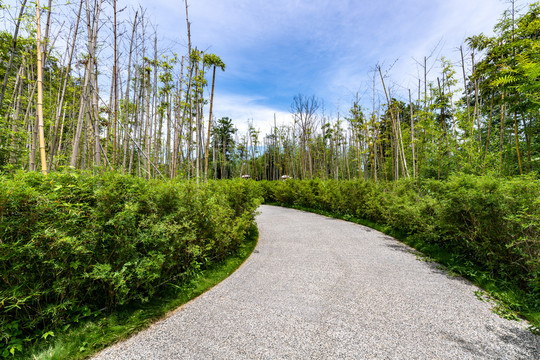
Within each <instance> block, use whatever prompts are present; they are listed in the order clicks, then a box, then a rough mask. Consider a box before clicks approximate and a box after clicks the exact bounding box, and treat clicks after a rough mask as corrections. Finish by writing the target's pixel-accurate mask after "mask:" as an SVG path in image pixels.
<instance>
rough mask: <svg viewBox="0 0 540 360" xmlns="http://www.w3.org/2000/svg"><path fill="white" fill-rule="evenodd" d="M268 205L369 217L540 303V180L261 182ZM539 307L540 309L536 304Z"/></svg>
mask: <svg viewBox="0 0 540 360" xmlns="http://www.w3.org/2000/svg"><path fill="white" fill-rule="evenodd" d="M261 187H262V189H263V192H264V197H265V200H266V201H269V202H277V203H281V204H285V205H288V206H291V205H292V206H300V207H306V208H311V209H316V210H324V211H329V212H332V213H336V214H340V215H345V216H347V215H348V216H354V217H358V218H363V219H367V220H370V221H373V222H376V223H379V224H384V225H388V226H391V227H392V228H394V229H397V230H399V231H401V232H403V233H406V234H408V235H410V236H412V237H413V238H414V237H416V238H421V239H422V241H424V242H427V243H436V244H438V245H440V246H442V247H445V248H447V249H449V250H450V251H451V252H452V253H455V254H459V255H460V256H463V257H464V258H466V259H467V260H468V261H472V262H474V263H475V264H476V265H478V266H480V267H482V268H484V269H486V270H488V271H490V272H491V273H492V274H493V275H494V276H496V277H498V278H502V279H508V280H510V281H511V282H513V283H516V284H518V285H519V286H520V287H521V288H522V289H524V290H525V291H527V292H528V293H529V294H532V295H533V296H535V297H536V299H538V301H540V181H538V180H535V178H534V177H533V176H527V177H518V178H512V179H501V178H495V177H490V176H484V177H479V176H472V175H462V174H458V175H454V176H451V177H450V178H449V179H448V180H447V181H436V180H426V181H424V182H422V184H421V185H420V186H419V184H418V181H413V180H407V179H403V180H400V181H395V182H390V183H375V182H365V181H361V180H353V181H334V180H328V181H321V180H311V181H307V180H306V181H297V180H293V181H282V182H263V183H262V184H261ZM538 305H540V304H538Z"/></svg>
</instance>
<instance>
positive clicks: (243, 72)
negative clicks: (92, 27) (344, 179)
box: [5, 0, 530, 134]
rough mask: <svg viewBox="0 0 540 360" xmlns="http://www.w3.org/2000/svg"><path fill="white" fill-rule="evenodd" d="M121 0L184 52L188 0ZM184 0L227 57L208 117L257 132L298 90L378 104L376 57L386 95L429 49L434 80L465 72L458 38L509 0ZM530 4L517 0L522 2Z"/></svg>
mask: <svg viewBox="0 0 540 360" xmlns="http://www.w3.org/2000/svg"><path fill="white" fill-rule="evenodd" d="M117 1H118V3H117V4H118V5H117V7H118V8H119V9H122V8H124V7H129V8H132V9H133V8H135V7H136V4H137V3H140V5H141V6H142V7H143V8H145V9H146V14H145V16H146V18H147V19H149V20H150V22H151V23H152V24H153V25H152V26H153V27H155V28H156V29H157V33H158V38H159V42H160V47H164V48H167V49H169V51H170V52H176V53H178V54H179V55H180V56H181V55H184V54H186V52H187V32H186V19H185V5H184V0H139V1H128V0H117ZM187 1H188V5H189V7H188V10H189V21H190V23H191V41H192V44H193V46H196V47H197V48H198V49H200V50H203V51H205V52H210V53H213V54H216V55H218V56H219V57H220V58H221V59H222V60H223V61H224V63H225V65H226V69H225V72H221V71H218V72H217V74H216V84H215V97H214V116H215V117H216V118H221V117H224V116H228V117H230V118H232V119H233V121H234V123H235V125H236V126H237V127H238V128H239V130H240V132H245V131H246V130H247V124H248V120H249V121H251V122H252V123H253V125H254V126H255V128H256V129H260V130H261V132H262V133H263V134H264V133H269V132H270V128H271V126H272V125H273V123H274V115H275V117H276V121H277V124H278V125H279V124H285V123H290V121H291V118H292V116H291V112H290V110H291V103H292V101H293V97H294V96H295V95H298V94H302V95H305V96H312V95H314V96H316V97H317V98H319V99H320V102H321V103H322V104H324V114H325V115H326V116H330V117H333V118H335V117H336V116H337V114H338V112H339V114H340V116H342V117H343V116H344V115H346V113H347V112H348V110H349V109H350V107H351V105H352V102H353V101H354V99H355V97H356V95H357V94H358V97H359V99H360V104H361V105H362V106H363V108H364V109H365V110H366V111H367V112H369V111H371V110H372V106H373V98H375V104H376V105H375V106H376V107H377V106H378V104H380V103H383V104H384V103H385V102H386V100H385V99H384V93H383V92H382V86H381V83H380V79H379V78H378V76H377V77H376V78H375V92H374V91H373V84H374V81H373V79H374V70H375V69H376V67H377V66H379V65H380V66H381V68H382V69H383V73H384V74H385V75H386V80H385V81H386V82H387V86H388V87H389V88H390V89H391V92H392V96H394V97H397V98H399V99H401V100H404V101H407V100H408V98H407V97H408V89H409V88H410V89H412V93H413V94H417V91H418V90H417V87H418V78H419V77H423V76H421V75H420V74H421V72H422V71H423V70H421V68H420V67H419V66H418V62H423V59H424V57H425V56H427V57H429V56H431V57H430V58H429V61H428V68H429V69H430V73H429V77H431V78H432V79H436V77H437V76H440V75H439V69H438V68H437V61H438V60H439V59H440V57H441V56H444V57H446V58H449V59H451V60H452V61H453V62H454V63H455V65H456V71H457V75H458V76H457V77H458V79H461V78H462V75H461V69H460V67H461V63H460V54H459V50H458V48H459V46H460V45H462V44H463V43H464V42H465V40H466V38H467V37H468V36H471V35H477V34H479V33H482V32H483V33H484V34H486V35H491V34H492V33H493V26H494V25H495V24H496V23H497V22H498V19H499V18H500V17H501V16H502V14H503V12H504V10H506V9H509V8H510V7H511V4H510V3H509V1H508V0H408V1H406V0H371V1H368V0H187ZM5 2H7V3H11V2H14V0H8V1H5ZM41 2H42V3H45V2H46V1H45V0H42V1H41ZM106 2H107V3H108V4H107V5H106V6H108V7H111V5H110V1H106ZM528 3H530V1H527V0H516V6H517V7H518V8H520V7H525V6H526V5H527V4H528ZM107 11H108V13H111V11H110V9H109V10H107ZM127 13H129V11H127V12H125V13H124V14H126V16H127ZM126 36H127V35H126ZM465 56H466V59H467V61H466V63H467V71H470V67H471V64H470V55H469V54H468V52H467V51H466V54H465ZM374 93H375V96H373V94H374ZM413 96H414V95H413ZM206 111H208V110H206ZM321 113H322V111H321ZM321 115H322V114H321Z"/></svg>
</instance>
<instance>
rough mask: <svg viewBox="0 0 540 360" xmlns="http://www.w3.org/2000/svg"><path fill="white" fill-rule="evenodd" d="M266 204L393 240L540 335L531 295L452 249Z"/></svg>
mask: <svg viewBox="0 0 540 360" xmlns="http://www.w3.org/2000/svg"><path fill="white" fill-rule="evenodd" d="M266 204H268V205H276V206H283V207H289V208H293V209H298V210H303V211H308V212H312V213H316V214H320V215H324V216H328V217H333V218H336V219H341V220H346V221H350V222H354V223H356V224H360V225H364V226H367V227H370V228H372V229H375V230H378V231H380V232H382V233H384V234H387V235H389V236H392V237H394V238H396V239H398V240H399V241H401V242H403V243H404V244H407V245H409V246H410V247H412V248H414V249H416V250H418V251H419V252H421V253H422V255H421V256H417V258H418V259H419V260H422V261H429V262H431V261H435V262H437V263H439V264H441V265H443V267H444V270H446V271H447V273H448V274H449V275H454V276H462V277H464V278H466V279H468V280H469V281H471V282H472V283H473V284H475V285H476V286H478V287H480V288H481V289H483V292H482V294H480V293H478V294H477V296H478V297H479V298H481V299H482V300H483V301H490V302H491V303H492V310H493V312H495V313H496V314H498V315H499V316H501V317H503V318H505V319H509V320H520V319H521V318H524V319H526V320H528V321H529V323H530V324H531V325H530V327H529V330H531V332H533V333H536V334H539V335H540V307H539V305H540V304H538V299H535V298H534V297H533V296H532V294H527V293H525V292H524V291H523V290H521V289H520V288H519V287H518V286H517V285H515V284H513V283H511V282H509V281H507V280H504V279H499V278H495V277H494V276H493V275H492V274H491V272H489V271H486V270H484V269H482V268H481V267H480V266H479V265H478V264H475V263H473V262H471V261H468V260H467V259H465V258H464V257H463V256H460V255H458V254H455V253H452V252H451V250H450V249H447V248H444V247H442V246H439V245H437V244H433V243H429V242H426V241H423V239H421V238H418V237H414V236H409V235H408V234H406V233H404V232H401V231H399V230H397V229H394V228H392V227H390V226H387V225H381V224H377V223H374V222H372V221H369V220H365V219H359V218H356V217H354V216H351V215H349V214H337V213H332V212H329V211H325V210H320V209H312V208H306V207H302V206H297V205H288V204H281V203H272V202H266Z"/></svg>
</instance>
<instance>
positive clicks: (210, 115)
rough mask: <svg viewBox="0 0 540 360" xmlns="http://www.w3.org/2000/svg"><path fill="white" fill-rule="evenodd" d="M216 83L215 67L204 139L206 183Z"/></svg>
mask: <svg viewBox="0 0 540 360" xmlns="http://www.w3.org/2000/svg"><path fill="white" fill-rule="evenodd" d="M215 81H216V65H214V69H213V73H212V92H211V94H210V114H209V115H208V136H207V137H206V149H205V152H204V180H205V181H208V146H209V145H210V128H211V127H212V106H213V105H214V83H215Z"/></svg>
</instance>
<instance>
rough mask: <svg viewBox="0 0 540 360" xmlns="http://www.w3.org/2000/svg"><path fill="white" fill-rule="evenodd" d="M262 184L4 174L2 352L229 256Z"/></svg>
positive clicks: (0, 193) (0, 209)
mask: <svg viewBox="0 0 540 360" xmlns="http://www.w3.org/2000/svg"><path fill="white" fill-rule="evenodd" d="M258 191H259V190H258V187H256V186H255V185H254V183H253V182H251V181H240V180H238V181H219V182H213V183H209V184H201V185H199V186H197V185H196V184H194V183H193V182H186V181H145V180H142V179H139V178H135V177H131V176H122V175H118V174H115V173H107V174H105V175H102V176H90V175H85V174H79V173H56V174H51V175H49V176H48V177H44V176H43V175H41V174H39V173H22V172H21V173H17V174H14V175H8V176H2V177H0V328H1V330H0V356H1V355H2V353H3V352H4V355H6V352H7V351H8V350H9V349H17V348H20V346H21V345H22V344H21V339H22V338H24V337H27V336H30V337H32V336H36V334H39V335H41V333H43V334H46V333H47V331H48V330H50V329H51V328H52V327H55V326H58V325H62V324H69V323H72V322H76V321H78V319H79V318H80V317H81V316H84V315H88V314H89V313H91V312H92V311H95V310H98V309H101V308H104V307H109V308H113V307H114V306H116V305H120V304H125V303H128V302H131V301H146V300H147V299H148V298H150V297H151V296H152V295H153V294H154V293H155V291H156V288H157V286H158V285H159V284H161V283H162V282H164V281H167V280H169V279H171V278H173V277H175V276H177V275H178V274H185V273H192V272H196V271H198V270H199V269H200V267H202V266H204V265H205V264H207V263H208V262H210V261H213V260H220V259H223V258H224V257H226V256H227V255H228V254H229V253H230V252H231V251H234V250H235V249H236V248H237V246H238V245H239V244H240V243H241V242H242V241H243V240H244V239H245V235H246V233H247V231H248V229H249V228H250V226H251V225H252V223H253V220H254V214H255V210H256V208H257V207H258V205H259V203H260V201H261V200H260V199H259V196H258Z"/></svg>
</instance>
